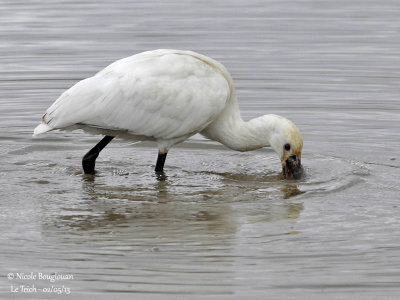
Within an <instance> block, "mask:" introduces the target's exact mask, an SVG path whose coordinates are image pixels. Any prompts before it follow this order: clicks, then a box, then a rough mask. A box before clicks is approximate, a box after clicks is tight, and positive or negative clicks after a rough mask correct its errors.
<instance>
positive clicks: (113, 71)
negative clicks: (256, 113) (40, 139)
mask: <svg viewBox="0 0 400 300" xmlns="http://www.w3.org/2000/svg"><path fill="white" fill-rule="evenodd" d="M134 57H135V56H133V57H129V58H126V59H122V60H120V61H117V62H115V63H113V64H111V65H110V66H108V67H107V68H105V69H104V70H102V71H100V72H99V73H98V74H96V75H95V76H93V77H91V78H88V79H85V80H83V81H80V82H79V83H77V84H76V85H75V86H73V87H72V88H70V89H69V90H67V91H66V92H65V93H64V94H62V95H61V97H60V98H59V99H58V100H57V101H56V102H55V103H54V104H53V105H52V106H51V107H50V108H49V109H48V110H47V111H46V114H45V116H44V121H45V122H46V123H47V124H48V125H49V126H51V127H52V128H63V127H67V126H71V125H74V124H86V125H89V126H93V127H99V128H104V129H113V130H123V131H128V132H130V133H131V134H135V135H144V136H149V137H154V138H156V139H172V138H177V137H181V136H184V135H187V134H193V133H196V132H198V131H200V130H201V129H203V128H204V127H206V126H207V125H208V124H209V123H211V122H212V121H213V120H214V119H215V118H216V117H217V116H218V114H219V113H220V112H221V111H222V109H223V108H224V106H225V104H226V102H227V101H228V99H229V97H230V85H229V83H228V81H227V79H226V77H224V76H223V74H221V71H220V70H218V69H217V68H216V67H215V66H213V65H211V64H209V63H206V62H204V61H203V60H200V59H198V58H195V57H193V56H191V55H186V54H176V53H166V54H163V55H157V56H155V57H154V56H150V57H142V58H141V59H139V60H138V59H136V60H135V59H132V58H134Z"/></svg>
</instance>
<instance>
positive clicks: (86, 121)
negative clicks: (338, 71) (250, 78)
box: [34, 49, 303, 179]
mask: <svg viewBox="0 0 400 300" xmlns="http://www.w3.org/2000/svg"><path fill="white" fill-rule="evenodd" d="M79 128H81V129H83V130H85V131H89V132H94V133H102V134H105V135H106V136H105V137H104V138H103V139H102V140H101V141H100V142H99V143H98V144H97V145H96V146H95V147H94V148H92V149H91V150H90V151H89V152H88V153H87V154H86V155H85V156H84V157H83V160H82V166H83V170H84V172H85V173H86V174H94V167H95V161H96V158H97V157H98V155H99V153H100V151H101V150H102V149H103V148H104V147H105V146H106V145H107V144H108V143H109V142H110V141H111V140H112V139H113V138H114V137H115V136H119V137H125V138H126V137H128V138H130V139H132V140H140V141H143V140H152V141H156V142H157V144H158V150H159V153H158V159H157V163H156V168H155V171H156V172H163V167H164V163H165V159H166V156H167V153H168V150H169V149H170V148H171V147H172V146H174V145H176V144H178V143H180V142H183V141H184V140H186V139H187V138H189V137H190V136H192V135H194V134H196V133H200V134H202V135H203V136H205V137H206V138H208V139H211V140H215V141H218V142H220V143H222V144H224V145H225V146H227V147H228V148H230V149H233V150H237V151H249V150H254V149H259V148H262V147H266V146H271V147H272V148H273V150H274V151H275V152H276V153H277V154H278V155H279V158H280V160H281V163H282V169H283V175H284V176H285V177H288V178H292V177H293V178H295V179H297V178H299V177H300V176H301V172H302V167H301V162H300V159H301V151H302V147H303V140H302V137H301V134H300V131H299V129H298V128H297V127H296V125H294V124H293V123H292V122H291V121H289V120H288V119H286V118H283V117H281V116H277V115H273V114H270V115H264V116H261V117H258V118H255V119H252V120H250V121H248V122H245V121H243V120H242V118H241V116H240V111H239V106H238V102H237V99H236V94H235V88H234V86H233V81H232V78H231V75H230V74H229V72H228V71H227V70H226V69H225V67H224V66H223V65H222V64H221V63H219V62H218V61H215V60H214V59H212V58H210V57H207V56H204V55H201V54H198V53H195V52H192V51H182V50H164V49H162V50H154V51H146V52H142V53H139V54H136V55H133V56H130V57H127V58H123V59H121V60H118V61H116V62H114V63H112V64H111V65H109V66H108V67H106V68H105V69H103V70H101V71H100V72H98V73H97V74H96V75H94V76H93V77H90V78H87V79H84V80H82V81H79V82H78V83H77V84H75V85H74V86H72V87H71V88H70V89H68V90H67V91H65V92H64V93H63V94H62V95H61V96H60V97H59V98H58V99H57V100H56V101H55V102H54V103H53V104H52V105H51V106H50V107H49V108H48V109H47V110H46V113H45V114H44V115H43V117H42V122H41V123H40V124H39V125H38V126H37V127H36V128H35V130H34V135H38V134H41V133H44V132H47V131H50V130H54V129H63V130H74V129H79Z"/></svg>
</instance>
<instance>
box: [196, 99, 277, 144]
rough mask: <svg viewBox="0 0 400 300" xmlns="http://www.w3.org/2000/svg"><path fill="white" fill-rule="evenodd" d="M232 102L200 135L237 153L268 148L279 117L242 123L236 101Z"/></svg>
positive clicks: (273, 116) (266, 117) (265, 117)
mask: <svg viewBox="0 0 400 300" xmlns="http://www.w3.org/2000/svg"><path fill="white" fill-rule="evenodd" d="M233 100H234V101H232V103H230V104H228V105H227V106H226V107H225V109H224V111H223V112H222V113H221V114H220V116H219V117H218V118H217V119H216V120H215V121H214V122H213V123H211V124H210V125H209V126H208V127H207V128H206V129H205V130H203V132H201V133H202V134H203V135H204V136H206V137H207V138H209V139H212V140H216V141H218V142H220V143H222V144H224V145H225V146H227V147H228V148H231V149H233V150H237V151H250V150H255V149H259V148H262V147H265V146H269V145H270V144H271V139H272V137H273V135H274V134H275V132H276V123H277V122H276V119H277V118H279V116H276V115H264V116H261V117H258V118H255V119H252V120H250V121H247V122H246V121H243V119H242V118H241V116H240V111H239V107H238V105H237V101H236V99H233Z"/></svg>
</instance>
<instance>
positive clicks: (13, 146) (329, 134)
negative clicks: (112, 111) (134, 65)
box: [0, 0, 400, 299]
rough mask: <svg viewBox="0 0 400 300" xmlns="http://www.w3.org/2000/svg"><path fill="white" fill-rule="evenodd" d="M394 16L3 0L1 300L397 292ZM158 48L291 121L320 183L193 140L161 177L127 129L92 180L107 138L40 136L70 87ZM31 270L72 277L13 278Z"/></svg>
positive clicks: (373, 9)
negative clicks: (186, 58)
mask: <svg viewBox="0 0 400 300" xmlns="http://www.w3.org/2000/svg"><path fill="white" fill-rule="evenodd" d="M399 20H400V3H399V1H396V0H393V1H391V0H379V1H378V0H373V1H372V0H370V1H356V0H346V1H342V0H338V1H312V0H294V1H219V2H217V1H159V2H153V1H142V2H140V1H123V0H113V1H88V0H82V1H44V0H40V1H15V0H10V1H4V0H2V1H0V41H1V43H0V105H1V106H0V107H1V110H0V183H1V190H0V232H1V235H0V239H1V240H0V253H1V259H0V271H1V274H0V278H1V279H0V288H1V290H0V291H1V293H0V297H1V298H4V299H9V298H20V299H32V298H48V299H53V298H59V297H62V298H64V297H68V299H94V298H97V299H110V298H113V299H176V298H183V299H203V298H207V299H223V298H229V299H231V298H233V299H243V298H247V299H257V298H258V299H277V298H279V299H350V298H351V299H397V298H398V297H399V295H400V255H399V254H400V233H399V225H400V222H399V212H400V207H399V199H400V196H399V193H400V187H399V175H400V155H399V148H400V134H399V132H400V122H399V121H400V104H399V96H400V93H399V92H400V87H399V81H400V59H399V48H400V38H399V37H400V22H399ZM155 48H178V49H179V48H180V49H192V50H195V51H197V52H200V53H203V54H206V55H209V56H211V57H213V58H215V59H217V60H219V61H221V62H222V63H223V64H224V65H225V66H226V67H227V68H228V70H229V71H230V72H231V74H232V76H233V78H234V81H235V84H236V86H237V92H238V97H239V101H240V106H241V109H242V115H243V117H244V118H245V119H246V120H248V119H250V118H252V117H255V116H258V115H260V114H265V113H276V114H282V115H284V116H286V117H288V118H290V119H292V120H293V121H294V122H295V123H296V124H297V125H298V126H299V128H300V129H301V131H302V133H303V137H304V140H305V146H304V154H303V164H304V165H305V168H306V171H307V177H306V178H304V179H303V180H301V181H298V182H291V181H284V180H281V179H280V178H279V172H280V164H279V160H278V158H277V157H276V155H275V154H274V153H272V152H271V151H270V150H269V149H265V150H261V151H255V152H250V153H236V152H233V151H230V150H227V149H225V148H223V147H222V146H218V145H217V144H214V143H210V142H207V141H205V140H204V139H201V138H200V137H197V136H196V137H194V138H193V139H192V140H191V141H189V142H188V143H185V144H182V146H180V147H177V148H175V149H173V150H172V151H171V152H170V154H169V156H168V159H167V165H166V173H167V178H166V180H165V181H159V180H158V178H157V177H156V176H155V175H154V174H153V171H152V169H153V168H154V163H155V160H156V153H157V150H156V148H155V147H153V145H151V144H139V145H132V144H130V143H128V142H124V141H118V140H116V141H113V142H112V143H111V144H110V145H109V146H108V147H107V148H106V150H104V152H102V154H101V157H100V158H99V159H98V163H97V169H98V170H99V173H98V176H97V177H96V178H95V179H94V180H88V179H87V178H85V177H83V176H82V173H81V168H80V160H81V157H82V156H83V154H84V153H85V152H86V151H87V150H88V149H90V148H91V147H92V146H93V145H94V144H95V143H96V142H97V141H98V140H99V139H100V138H101V137H100V136H89V135H87V134H85V133H83V132H80V131H76V132H72V133H64V132H53V133H49V134H46V135H45V136H43V137H42V138H38V139H32V138H31V134H32V130H33V128H34V126H36V125H37V124H38V122H39V120H40V117H41V115H42V113H43V112H44V111H45V109H46V108H47V107H48V106H49V105H50V104H51V103H52V102H53V101H54V100H55V99H56V98H57V97H58V96H59V95H60V93H61V92H62V91H64V90H65V89H67V88H68V87H70V86H71V85H72V84H74V83H75V82H77V81H78V80H81V79H83V78H85V77H88V76H90V75H92V74H94V73H95V72H97V71H98V70H100V69H101V68H103V67H105V66H106V65H107V64H109V63H110V62H112V61H114V60H116V59H119V58H122V57H125V56H129V55H132V54H135V53H137V52H140V51H143V50H149V49H155ZM30 272H33V273H34V274H38V273H39V272H41V273H46V274H52V273H55V272H57V273H59V274H73V276H74V279H73V280H64V281H62V280H58V281H56V282H54V283H51V282H49V281H48V280H47V281H46V280H33V279H24V280H21V279H18V278H14V279H8V278H7V274H9V273H13V274H14V275H15V276H16V274H17V273H19V274H21V273H26V274H28V273H30ZM20 285H26V286H30V287H32V285H34V286H35V287H36V288H37V289H38V288H46V287H51V286H52V285H53V286H55V287H62V286H64V290H63V292H66V290H65V288H69V289H70V292H71V294H69V295H68V296H64V297H63V295H60V296H56V295H55V294H54V293H53V294H51V293H44V292H42V291H38V292H36V293H34V292H32V293H22V292H18V293H11V288H12V287H14V288H15V287H18V286H20Z"/></svg>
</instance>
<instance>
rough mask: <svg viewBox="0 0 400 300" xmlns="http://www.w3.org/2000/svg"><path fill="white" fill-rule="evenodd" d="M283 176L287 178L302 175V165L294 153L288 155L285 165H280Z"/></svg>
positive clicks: (298, 177)
mask: <svg viewBox="0 0 400 300" xmlns="http://www.w3.org/2000/svg"><path fill="white" fill-rule="evenodd" d="M282 173H283V176H284V177H285V178H287V179H300V178H301V177H302V176H303V167H302V165H301V160H300V158H299V159H298V158H297V157H296V155H292V156H290V157H289V158H288V159H287V160H286V166H282Z"/></svg>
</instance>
